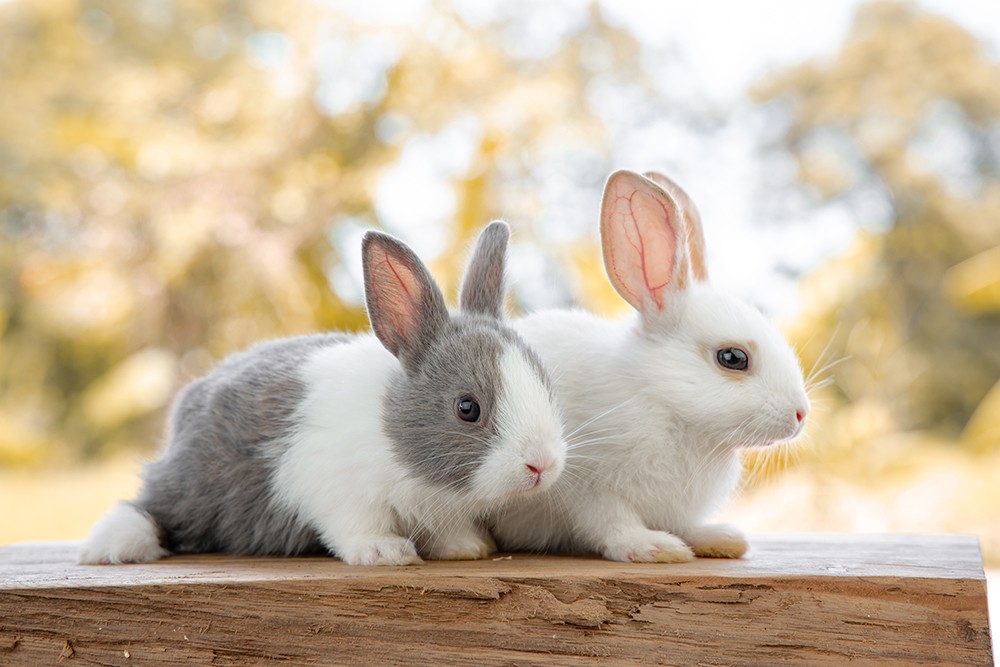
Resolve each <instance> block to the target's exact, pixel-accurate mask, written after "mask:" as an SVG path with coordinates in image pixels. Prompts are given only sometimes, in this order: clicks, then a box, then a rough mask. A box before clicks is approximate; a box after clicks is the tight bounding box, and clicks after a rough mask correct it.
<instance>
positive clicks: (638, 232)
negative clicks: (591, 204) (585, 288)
mask: <svg viewBox="0 0 1000 667" xmlns="http://www.w3.org/2000/svg"><path fill="white" fill-rule="evenodd" d="M685 238H686V235H685V233H684V220H683V216H682V214H681V210H680V207H679V206H678V204H677V202H676V201H675V200H674V198H673V197H671V196H670V194H668V193H667V192H666V191H665V190H664V189H663V188H661V187H660V186H659V185H657V184H656V183H654V182H652V181H650V180H649V179H648V178H645V177H644V176H640V175H639V174H637V173H635V172H631V171H626V170H620V171H616V172H615V173H613V174H611V176H610V177H609V178H608V182H607V185H605V186H604V199H603V201H602V202H601V246H602V248H603V250H604V268H605V269H606V270H607V273H608V278H609V279H610V280H611V284H612V285H614V288H615V289H616V290H617V291H618V294H620V295H621V297H622V298H623V299H625V300H626V301H628V302H629V304H631V305H632V307H633V308H635V309H636V310H638V311H639V312H640V313H643V314H653V313H656V312H659V311H662V310H665V309H666V307H667V305H668V301H669V293H670V292H671V291H678V290H681V289H683V288H684V286H685V285H686V283H687V273H688V254H687V253H688V251H687V244H686V243H685Z"/></svg>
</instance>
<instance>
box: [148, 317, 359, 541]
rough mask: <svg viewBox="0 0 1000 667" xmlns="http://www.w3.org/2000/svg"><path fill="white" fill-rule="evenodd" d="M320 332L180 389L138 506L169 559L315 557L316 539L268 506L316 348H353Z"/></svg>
mask: <svg viewBox="0 0 1000 667" xmlns="http://www.w3.org/2000/svg"><path fill="white" fill-rule="evenodd" d="M352 339H353V337H352V336H349V335H344V334H319V335H312V336H302V337H298V338H288V339H282V340H276V341H269V342H266V343H262V344H259V345H256V346H254V347H252V348H250V349H248V350H246V351H244V352H242V353H239V354H236V355H233V356H231V357H229V358H227V359H226V360H224V361H223V362H222V363H220V364H219V366H218V367H216V368H215V369H214V370H213V371H212V372H211V373H209V374H208V375H206V376H204V377H202V378H200V379H198V380H195V381H194V382H192V383H191V384H189V385H188V386H187V387H185V388H184V389H183V390H182V391H181V393H180V394H179V395H178V397H177V400H176V401H175V403H174V409H173V411H172V413H171V416H170V426H169V429H168V443H167V447H166V450H165V451H164V453H163V455H162V456H161V457H160V458H159V459H158V460H156V461H154V462H152V463H150V464H149V465H148V466H147V468H146V470H145V473H144V481H145V485H144V488H143V492H142V495H141V496H140V497H139V498H138V500H137V501H136V503H135V504H136V505H138V506H139V507H140V508H141V509H143V510H145V511H146V512H148V513H149V514H151V515H152V516H153V517H154V518H155V519H156V521H157V523H158V524H159V526H160V529H161V530H162V532H163V535H162V542H163V544H164V546H166V547H167V548H168V549H170V550H171V551H175V552H185V551H188V552H204V551H227V552H236V553H244V554H251V553H258V554H264V553H281V554H294V553H304V552H314V551H322V547H321V545H320V543H319V541H318V539H317V537H316V535H315V532H314V531H313V530H311V529H309V528H307V527H306V526H305V525H304V524H303V523H302V522H300V521H297V520H296V517H294V516H293V515H292V514H291V512H290V511H289V510H287V509H284V508H282V507H280V506H278V504H276V503H275V502H274V499H273V496H272V481H273V478H274V471H275V467H276V466H277V463H278V459H279V458H280V456H281V455H282V453H284V451H285V450H286V449H287V447H288V445H289V437H290V435H291V433H292V432H293V431H294V428H295V424H294V421H293V420H294V417H295V414H296V411H297V409H298V407H299V405H300V404H301V402H302V400H303V399H304V398H305V395H306V392H307V387H306V386H305V383H304V381H303V379H302V377H301V371H302V368H303V366H304V364H305V363H306V361H307V360H308V359H309V357H310V356H311V355H312V354H314V353H315V352H317V351H318V350H320V349H321V348H325V347H329V346H332V345H337V344H339V343H344V342H347V341H350V340H352Z"/></svg>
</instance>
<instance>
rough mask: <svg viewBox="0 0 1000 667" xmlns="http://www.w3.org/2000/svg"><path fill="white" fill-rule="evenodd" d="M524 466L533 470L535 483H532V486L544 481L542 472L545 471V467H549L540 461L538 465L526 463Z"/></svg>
mask: <svg viewBox="0 0 1000 667" xmlns="http://www.w3.org/2000/svg"><path fill="white" fill-rule="evenodd" d="M524 467H525V468H527V469H528V470H529V471H530V472H531V474H532V475H534V476H535V483H534V484H533V485H532V488H535V487H537V486H538V485H539V484H541V483H542V473H543V472H545V469H546V467H547V466H546V465H545V464H544V463H539V464H538V465H532V464H530V463H525V464H524Z"/></svg>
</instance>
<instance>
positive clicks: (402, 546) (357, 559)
mask: <svg viewBox="0 0 1000 667" xmlns="http://www.w3.org/2000/svg"><path fill="white" fill-rule="evenodd" d="M337 555H338V556H339V557H340V559H341V560H342V561H344V562H345V563H347V564H348V565H419V564H421V563H423V561H422V560H421V559H420V556H418V555H417V550H416V548H415V547H414V546H413V542H411V541H410V540H408V539H406V538H405V537H400V536H398V535H378V536H375V537H372V538H370V539H368V540H363V541H359V542H357V543H355V544H352V545H350V546H348V547H347V548H345V549H342V550H340V551H339V552H338V553H337Z"/></svg>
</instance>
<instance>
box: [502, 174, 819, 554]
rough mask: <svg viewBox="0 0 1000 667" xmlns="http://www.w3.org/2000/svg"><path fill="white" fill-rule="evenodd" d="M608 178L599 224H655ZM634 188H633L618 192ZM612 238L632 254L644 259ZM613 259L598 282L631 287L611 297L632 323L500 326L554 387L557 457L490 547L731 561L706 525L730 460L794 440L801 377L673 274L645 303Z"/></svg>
mask: <svg viewBox="0 0 1000 667" xmlns="http://www.w3.org/2000/svg"><path fill="white" fill-rule="evenodd" d="M620 176H621V174H616V175H613V176H612V179H609V186H608V190H607V191H606V195H605V199H606V203H607V202H608V201H610V202H611V206H608V207H606V209H605V215H606V216H617V217H611V218H608V217H606V218H605V220H604V221H605V222H606V221H607V220H610V221H611V222H612V223H617V222H620V219H621V216H622V215H624V214H626V213H623V211H625V212H629V213H635V215H637V216H639V217H640V218H641V219H638V221H637V222H638V224H649V225H654V224H661V223H658V222H657V220H656V218H657V215H653V216H649V217H646V218H642V216H644V215H645V213H644V211H654V212H655V213H657V214H660V211H661V208H659V207H647V208H642V207H640V206H635V207H632V208H628V206H626V205H623V204H622V202H631V199H629V197H628V195H629V192H630V191H629V190H626V189H625V188H623V187H621V183H622V182H623V180H624V179H623V178H621V177H620ZM626 178H631V177H628V176H626ZM639 180H642V179H641V177H638V176H634V178H632V183H636V182H638V181H639ZM642 188H646V189H645V190H642V192H643V193H646V192H653V191H654V188H652V187H651V186H648V185H641V184H640V185H639V186H637V187H636V190H637V191H639V190H641V189H642ZM609 192H610V193H611V194H610V197H609V195H608V193H609ZM622 192H624V193H625V194H624V195H623V194H622ZM663 198H664V200H666V199H667V195H665V194H664V195H663ZM629 205H630V204H629ZM677 210H681V209H677ZM662 211H664V212H666V211H669V206H666V205H665V206H664V207H662ZM660 215H662V214H660ZM673 224H674V226H675V227H674V228H675V229H679V230H681V231H680V232H679V233H680V234H681V236H680V239H679V240H678V241H677V245H676V247H677V248H678V251H677V257H679V258H684V259H685V260H686V256H687V253H688V252H689V250H688V249H687V248H686V245H687V244H686V237H685V236H684V232H683V224H682V221H681V220H679V219H675V220H674V221H673ZM632 229H633V228H631V227H630V228H628V230H627V231H628V234H632V235H633V236H634V235H635V234H636V233H637V232H634V231H632ZM650 229H652V227H650ZM661 229H662V228H661ZM608 238H612V239H614V238H615V236H614V234H610V235H607V236H605V237H604V239H605V244H607V243H608V242H609V241H608ZM617 238H619V239H622V238H625V239H626V241H630V242H632V246H631V247H632V248H634V249H636V251H637V252H646V249H647V247H652V248H655V247H656V244H654V243H650V245H649V246H646V245H643V244H639V243H635V242H634V238H633V237H628V236H626V237H623V236H622V235H621V234H618V237H617ZM650 238H652V237H650ZM612 242H614V241H612ZM661 247H662V246H661ZM616 252H617V253H619V254H615V253H616ZM622 252H625V253H627V252H629V248H628V247H627V246H622V247H618V248H614V246H612V250H611V251H610V252H609V250H608V246H607V245H606V246H605V257H606V258H608V257H609V256H610V257H612V260H613V261H617V262H620V263H619V264H616V266H615V269H616V271H615V275H614V277H613V279H612V282H615V280H618V281H619V282H621V281H628V280H633V281H635V280H637V279H636V278H634V277H630V276H634V275H639V276H640V279H639V281H638V282H633V283H629V284H627V285H626V287H625V289H626V291H627V292H628V293H629V294H630V295H632V296H633V302H634V303H635V304H639V305H638V306H637V307H641V308H642V312H641V313H637V314H636V315H635V316H632V317H629V318H626V319H624V320H621V321H617V322H615V321H608V320H605V319H602V318H599V317H596V316H594V315H591V314H589V313H586V312H583V311H565V310H563V311H548V312H539V313H535V314H532V315H529V316H527V317H524V318H522V319H520V320H517V321H515V322H514V323H513V326H514V328H515V330H517V331H518V333H520V334H521V336H522V338H523V339H524V340H525V342H527V343H528V345H529V346H530V347H532V348H534V350H535V351H536V353H537V354H538V355H539V357H540V358H541V360H542V363H543V364H544V365H545V367H546V370H547V371H548V372H549V374H550V376H551V377H552V378H553V381H554V382H555V386H556V396H557V399H558V401H559V404H560V408H561V409H562V413H563V418H564V428H565V437H566V439H567V443H568V448H569V451H568V454H567V462H566V469H565V472H564V474H563V475H562V476H561V477H560V478H559V480H557V481H556V482H555V484H553V485H552V487H551V489H549V490H548V491H547V492H546V493H543V494H540V495H536V496H533V497H529V498H524V499H522V500H520V501H519V502H516V503H514V504H512V505H511V506H510V507H508V508H506V509H505V511H503V512H499V513H497V514H496V515H495V516H494V517H492V520H491V527H492V529H493V534H494V537H495V538H496V539H497V542H498V543H499V544H500V546H501V548H505V549H532V550H573V551H591V552H597V553H600V554H602V555H603V556H604V557H606V558H609V559H613V560H622V561H630V560H634V561H659V562H677V561H684V560H690V559H691V558H693V557H694V556H696V555H698V556H713V557H738V556H741V555H743V553H744V552H745V551H746V549H747V544H746V541H745V539H744V538H743V536H742V535H741V534H740V533H739V531H737V530H736V529H734V528H731V527H729V526H718V525H711V524H707V523H706V521H707V520H708V519H709V518H710V517H711V515H712V514H713V513H715V512H716V511H717V510H719V509H720V508H721V507H722V505H723V504H725V503H726V502H727V501H728V500H729V498H730V496H731V495H732V493H733V491H734V490H735V487H736V485H737V483H738V481H739V477H740V473H741V464H740V459H739V456H738V450H739V449H740V448H741V447H747V446H767V445H770V444H772V443H774V442H778V441H782V440H788V439H791V438H794V437H796V436H797V435H798V434H799V432H800V431H801V428H802V424H801V423H800V419H799V418H798V417H797V416H796V413H797V412H798V413H800V414H802V415H803V416H804V415H805V414H806V413H807V412H808V408H809V401H808V399H807V397H806V393H805V389H804V386H803V385H804V382H803V378H802V371H801V369H800V367H799V364H798V361H797V359H796V357H795V355H794V353H793V352H792V350H791V349H790V348H789V346H788V344H787V342H786V341H785V340H784V339H783V338H782V336H781V335H780V334H779V333H778V332H777V330H776V329H775V328H774V327H773V326H772V325H771V324H769V323H768V322H767V321H766V320H765V319H764V317H762V316H761V315H760V314H759V313H758V312H757V311H756V310H754V309H753V308H750V307H749V306H747V305H745V304H743V303H742V302H740V301H738V300H736V299H733V298H732V297H730V296H728V295H725V294H723V293H720V292H718V291H716V290H714V289H712V288H711V287H709V286H708V285H706V284H704V283H698V282H694V281H693V280H682V279H680V278H679V273H678V272H680V271H684V270H687V269H686V267H687V266H688V263H687V261H679V260H678V261H677V262H676V263H675V264H673V266H674V267H676V268H675V269H674V273H673V274H672V276H671V280H670V282H669V284H668V287H667V288H666V289H667V291H666V292H658V293H657V294H656V295H655V298H654V297H653V296H649V295H648V293H646V295H645V296H644V293H643V289H645V288H646V286H648V285H649V284H653V285H654V287H655V288H656V289H663V288H662V287H661V286H659V284H658V283H656V282H655V281H654V282H652V283H650V279H649V278H648V276H649V275H652V274H650V273H647V274H646V275H645V282H642V280H641V278H642V276H641V275H640V274H636V273H634V272H635V269H634V268H631V267H634V266H638V262H635V261H633V260H631V258H629V257H627V256H624V255H622V254H621V253H622ZM629 261H632V264H631V265H630V264H629ZM652 261H664V262H668V263H669V262H671V261H673V257H670V256H668V257H666V258H657V257H653V256H646V257H645V261H644V263H643V264H642V267H646V266H648V262H652ZM667 266H670V264H668V265H667ZM657 268H658V269H659V267H657ZM630 271H632V272H633V273H631V274H630V273H629V272H630ZM656 275H657V276H659V275H660V274H659V273H657V274H656ZM681 285H683V286H684V287H681ZM619 291H621V290H619ZM732 346H738V347H740V348H744V349H747V350H748V351H750V358H751V364H750V370H749V372H745V373H740V372H734V371H731V370H725V369H722V368H721V367H720V366H719V365H718V364H717V363H716V352H717V350H718V349H720V348H722V347H732Z"/></svg>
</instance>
